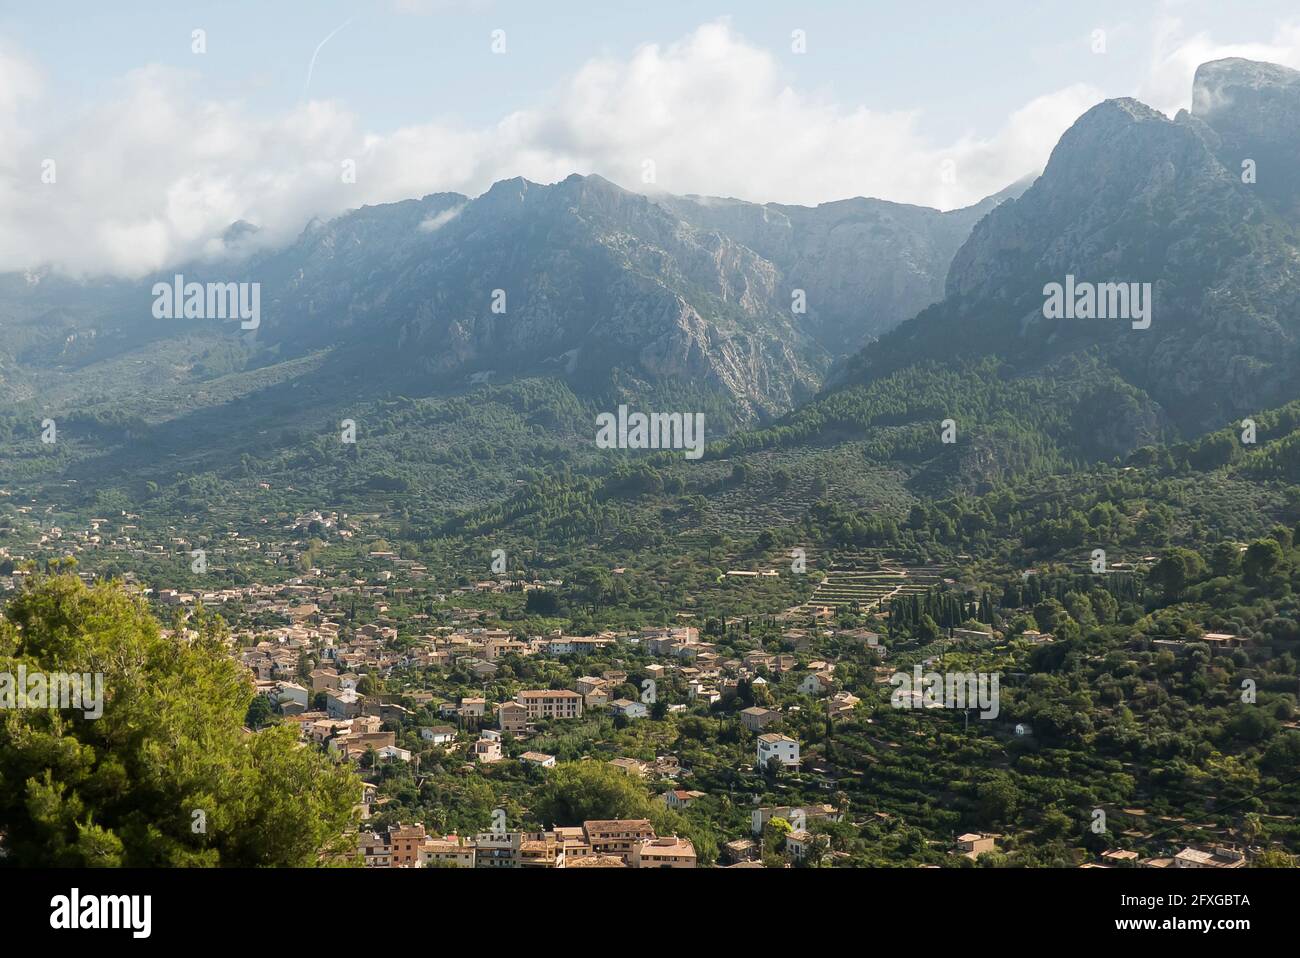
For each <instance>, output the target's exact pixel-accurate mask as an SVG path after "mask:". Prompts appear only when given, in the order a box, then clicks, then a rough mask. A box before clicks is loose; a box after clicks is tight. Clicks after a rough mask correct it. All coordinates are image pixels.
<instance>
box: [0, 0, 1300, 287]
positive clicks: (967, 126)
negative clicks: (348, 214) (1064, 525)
mask: <svg viewBox="0 0 1300 958" xmlns="http://www.w3.org/2000/svg"><path fill="white" fill-rule="evenodd" d="M23 6H24V7H25V9H18V10H5V9H4V8H3V7H0V143H4V144H6V149H5V150H3V151H0V269H22V268H33V267H36V266H39V265H41V264H46V263H50V264H53V265H55V266H57V267H58V268H61V269H65V270H68V271H72V272H76V273H100V272H113V273H124V274H140V273H143V272H145V271H149V270H153V269H157V268H161V267H163V266H167V265H170V264H172V263H174V262H176V261H177V260H178V259H182V258H185V257H190V256H194V255H201V254H204V253H213V252H215V251H217V250H218V248H219V243H217V242H216V241H215V240H214V237H215V236H219V235H220V233H221V232H222V230H223V229H224V228H225V226H226V225H228V224H229V223H231V222H233V221H234V220H237V219H247V220H250V221H252V222H255V223H257V224H259V225H261V226H262V227H263V228H264V231H263V234H262V235H263V237H264V238H265V239H266V240H267V241H270V242H281V241H283V240H284V239H287V238H289V237H291V236H293V235H295V234H296V233H297V232H298V231H299V230H300V229H301V227H302V225H303V223H304V222H305V221H306V220H307V219H308V218H309V217H311V216H312V215H322V216H331V215H335V214H337V213H339V212H341V211H343V210H346V209H349V208H353V207H356V206H360V205H362V204H365V203H375V202H385V201H391V200H396V199H402V198H406V197H410V196H419V195H423V194H425V193H429V192H435V191H438V190H458V191H461V192H466V193H469V194H471V195H473V194H477V193H479V192H481V191H482V190H484V189H486V188H487V186H488V185H490V184H491V182H493V181H494V180H497V179H501V178H504V177H508V176H514V175H523V176H527V177H528V178H530V179H534V180H538V181H542V182H550V181H554V180H557V179H561V178H563V177H564V176H566V175H568V174H569V173H572V172H580V173H590V172H596V173H601V174H603V175H605V176H608V177H609V178H610V179H612V180H614V181H615V182H618V183H620V184H621V185H623V186H626V187H628V188H631V189H640V190H646V191H652V190H654V189H662V190H668V191H670V192H678V193H682V192H698V193H714V194H726V195H732V196H740V197H743V198H746V199H752V200H760V201H768V200H774V201H781V202H797V203H818V202H823V201H826V200H833V199H840V198H843V197H846V196H854V195H868V196H879V197H883V198H886V199H892V200H898V201H900V202H913V203H924V204H927V205H932V206H939V207H942V208H951V207H954V206H961V205H965V204H968V203H972V202H975V201H976V200H978V199H980V198H981V197H982V196H985V195H987V194H988V193H991V192H993V191H996V190H998V189H1000V188H1001V187H1003V186H1005V185H1006V184H1007V183H1009V182H1011V181H1012V180H1014V179H1016V178H1018V177H1020V176H1022V175H1024V174H1026V173H1029V172H1033V171H1036V170H1037V169H1039V168H1041V166H1042V164H1043V163H1044V162H1045V161H1046V158H1047V156H1048V154H1049V153H1050V151H1051V148H1052V146H1053V145H1054V144H1055V142H1056V139H1057V138H1058V137H1059V136H1060V134H1061V132H1062V131H1063V130H1064V129H1065V128H1066V127H1068V126H1069V125H1070V123H1072V122H1073V121H1074V120H1075V119H1076V118H1077V117H1078V115H1079V114H1080V113H1082V112H1083V111H1084V110H1086V109H1087V108H1088V107H1090V106H1091V105H1093V104H1094V103H1096V102H1098V101H1099V100H1101V99H1103V98H1105V97H1111V96H1136V97H1138V98H1140V99H1142V100H1144V101H1146V102H1148V103H1150V104H1151V105H1153V106H1155V107H1157V108H1159V109H1162V110H1165V111H1167V112H1170V113H1172V112H1173V111H1174V110H1176V109H1177V108H1179V107H1180V106H1185V105H1187V103H1188V102H1189V100H1190V88H1191V78H1192V73H1193V71H1194V69H1195V67H1196V65H1197V64H1198V63H1200V62H1202V61H1204V60H1207V59H1213V58H1215V57H1219V56H1227V55H1242V56H1250V57H1255V58H1260V59H1270V60H1274V61H1277V62H1283V63H1288V64H1290V65H1292V66H1297V67H1300V9H1297V8H1296V6H1295V4H1294V3H1282V2H1271V0H1265V2H1252V3H1249V4H1247V3H1236V4H1229V3H1225V2H1217V3H1208V2H1206V3H1202V2H1170V0H1166V2H1156V0H1152V2H1146V3H1143V2H1134V0H1128V2H1111V0H1093V2H1090V3H1089V4H1078V3H1066V2H1061V3H1057V2H1051V0H1024V2H980V3H958V2H948V3H937V2H925V0H910V2H905V3H903V2H897V3H872V2H854V3H838V2H824V3H818V2H815V0H804V2H800V3H776V2H763V0H745V2H744V3H742V4H736V5H735V6H733V7H726V6H722V7H716V8H710V7H709V6H708V5H707V0H703V2H701V0H691V2H675V0H655V2H646V3H630V2H619V0H602V2H592V3H582V4H580V3H547V2H544V0H529V2H510V0H353V2H351V3H345V2H335V0H317V2H310V3H309V2H297V0H257V2H243V0H223V2H220V3H216V2H211V3H192V2H186V0H167V2H166V3H162V2H158V0H155V2H154V3H136V2H131V0H118V2H114V3H111V4H110V3H104V2H102V0H93V2H91V0H84V2H59V0H51V2H47V3H44V4H34V3H33V4H26V5H23ZM1085 7H1086V8H1087V9H1084V8H1085ZM154 8H157V9H154ZM1234 8H1235V9H1234ZM593 10H594V11H595V12H593ZM1243 11H1246V12H1243ZM196 29H201V30H203V31H205V42H206V52H203V53H196V52H194V50H193V46H194V41H193V39H192V35H193V31H194V30H196ZM796 30H797V31H803V33H802V36H803V37H804V38H805V44H806V50H805V52H802V53H800V52H796V51H795V50H794V49H792V45H793V43H794V41H793V39H792V33H793V31H796ZM494 31H503V33H504V52H500V53H498V52H494V50H493V45H494ZM1096 31H1102V32H1103V33H1102V34H1097V33H1096ZM327 38H328V39H327ZM501 44H502V40H501V36H500V35H497V40H496V46H497V47H498V48H500V47H501ZM1099 45H1100V46H1103V47H1104V51H1102V52H1099V51H1096V50H1095V49H1094V47H1097V46H1099ZM309 76H310V82H309ZM50 160H52V161H53V166H52V167H51V166H50V165H49V164H48V163H47V162H46V161H50ZM349 161H350V162H351V164H353V165H354V166H355V170H356V176H355V182H347V181H346V180H347V177H345V176H344V175H343V170H344V169H345V164H346V163H348V162H349ZM651 169H652V170H653V180H654V181H653V182H652V183H647V182H645V181H644V180H645V177H646V176H647V175H648V174H647V171H648V170H651ZM50 171H52V173H53V176H52V177H51V175H50ZM43 174H44V179H43ZM51 178H52V179H53V182H46V181H45V180H49V179H51Z"/></svg>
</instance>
